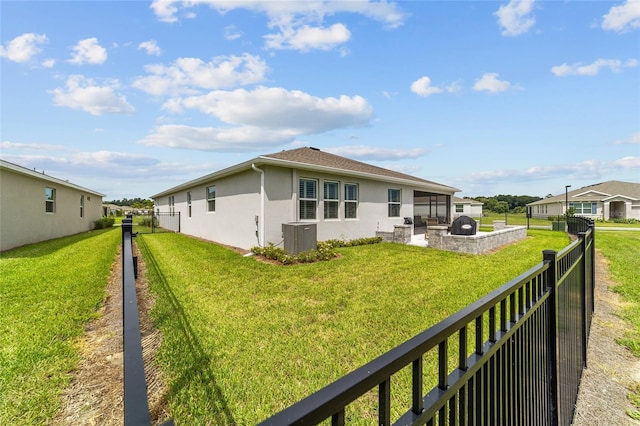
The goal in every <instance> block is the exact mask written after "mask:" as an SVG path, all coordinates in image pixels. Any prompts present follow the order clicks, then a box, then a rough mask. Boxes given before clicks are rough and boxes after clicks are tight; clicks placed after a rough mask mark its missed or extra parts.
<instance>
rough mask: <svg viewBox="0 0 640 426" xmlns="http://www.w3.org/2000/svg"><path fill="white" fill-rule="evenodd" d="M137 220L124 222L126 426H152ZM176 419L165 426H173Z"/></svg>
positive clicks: (129, 219) (123, 332) (123, 286)
mask: <svg viewBox="0 0 640 426" xmlns="http://www.w3.org/2000/svg"><path fill="white" fill-rule="evenodd" d="M135 235H136V233H134V232H133V219H132V218H131V216H130V215H128V216H127V218H126V219H123V220H122V323H123V330H122V339H123V360H124V398H123V401H124V425H125V426H142V425H145V426H148V425H149V424H150V423H151V417H150V414H149V400H148V395H147V383H146V378H145V372H144V360H143V357H142V336H141V334H140V318H139V316H138V297H137V294H136V279H137V278H138V259H137V257H136V256H134V255H133V237H135ZM173 424H174V422H173V420H168V421H166V422H164V423H163V426H173Z"/></svg>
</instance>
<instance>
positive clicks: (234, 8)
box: [0, 0, 640, 200]
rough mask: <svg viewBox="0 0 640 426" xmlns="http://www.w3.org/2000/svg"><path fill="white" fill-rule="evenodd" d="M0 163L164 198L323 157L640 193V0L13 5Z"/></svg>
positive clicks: (525, 188)
mask: <svg viewBox="0 0 640 426" xmlns="http://www.w3.org/2000/svg"><path fill="white" fill-rule="evenodd" d="M0 14H1V22H0V24H1V27H2V28H1V30H0V31H1V33H0V34H1V47H0V56H1V58H0V61H1V70H0V71H1V77H0V78H1V119H0V120H1V122H0V125H1V127H0V144H1V145H0V150H1V157H2V158H3V159H5V160H7V161H11V162H14V163H16V164H19V165H22V166H25V167H29V168H35V169H36V170H38V171H45V173H47V174H50V175H52V176H55V177H58V178H62V179H67V180H69V181H71V182H73V183H76V184H78V185H82V186H86V187H89V188H91V189H94V190H97V191H100V192H102V193H104V194H106V197H105V199H107V200H110V199H120V198H123V197H127V198H132V197H143V198H147V197H149V196H151V195H153V194H155V193H157V192H160V191H162V190H164V189H167V188H169V187H172V186H174V185H178V184H180V183H183V182H185V181H187V180H190V179H193V178H196V177H200V176H203V175H205V174H208V173H211V172H214V171H216V170H219V169H221V168H224V167H227V166H230V165H233V164H237V163H240V162H243V161H245V160H249V159H251V158H254V157H256V156H258V155H261V154H269V153H273V152H278V151H281V150H283V149H291V148H296V147H300V146H313V147H317V148H320V149H321V150H324V151H328V152H333V153H336V154H339V155H343V156H345V157H349V158H353V159H356V160H360V161H364V162H368V163H371V164H375V165H378V166H381V167H386V168H389V169H393V170H398V171H402V172H405V173H409V174H412V175H414V176H419V177H422V178H425V179H429V180H433V181H436V182H439V183H443V184H447V185H451V186H455V187H457V188H460V189H461V190H462V191H461V192H460V193H458V194H457V195H459V196H479V195H485V196H490V195H497V194H513V195H535V196H545V195H547V194H549V193H552V194H559V193H563V192H564V186H565V185H572V188H578V187H581V186H585V185H589V184H594V183H599V182H603V181H607V180H624V181H631V182H640V1H638V0H622V1H545V2H541V1H511V2H507V1H500V2H494V1H420V2H418V1H412V2H407V1H400V2H391V1H388V2H367V1H346V2H328V1H324V2H323V1H282V2H277V1H269V2H264V1H262V2H261V1H243V2H239V1H214V0H199V1H188V2H183V1H171V0H163V1H154V2H143V1H127V2H124V1H101V2H99V1H68V2H60V1H55V2H48V1H2V2H0Z"/></svg>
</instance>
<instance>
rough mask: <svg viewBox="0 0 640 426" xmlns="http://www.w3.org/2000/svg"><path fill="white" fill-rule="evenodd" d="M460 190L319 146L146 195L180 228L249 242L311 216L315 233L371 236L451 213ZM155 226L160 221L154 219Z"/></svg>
mask: <svg viewBox="0 0 640 426" xmlns="http://www.w3.org/2000/svg"><path fill="white" fill-rule="evenodd" d="M457 191H459V189H456V188H453V187H451V186H447V185H443V184H440V183H436V182H432V181H428V180H425V179H421V178H418V177H414V176H410V175H407V174H404V173H400V172H397V171H393V170H388V169H384V168H381V167H377V166H373V165H370V164H366V163H362V162H359V161H354V160H351V159H348V158H345V157H341V156H338V155H334V154H330V153H327V152H323V151H320V150H319V149H317V148H308V147H305V148H298V149H292V150H287V151H281V152H278V153H274V154H268V155H261V156H259V157H256V158H253V159H251V160H248V161H245V162H243V163H240V164H237V165H234V166H231V167H228V168H226V169H223V170H220V171H217V172H214V173H211V174H209V175H206V176H203V177H200V178H198V179H195V180H192V181H189V182H186V183H183V184H181V185H178V186H176V187H174V188H170V189H167V190H166V191H162V192H160V193H158V194H155V195H153V196H151V198H152V199H153V200H154V205H155V208H156V212H157V213H159V214H167V213H168V214H178V213H179V215H180V218H181V219H180V232H182V233H185V234H188V235H193V236H197V237H200V238H204V239H207V240H210V241H215V242H218V243H222V244H227V245H231V246H234V247H239V248H244V249H249V248H251V247H255V246H258V245H259V246H265V245H268V244H269V243H273V244H274V245H276V246H277V245H280V244H282V243H283V242H284V241H283V238H284V236H283V224H289V223H314V224H315V228H316V233H317V240H318V241H322V240H328V239H343V240H352V239H356V238H365V237H373V236H375V235H376V231H393V230H394V226H395V225H403V224H405V223H410V224H412V222H413V218H414V216H415V215H416V214H418V215H423V216H427V217H433V218H440V220H441V221H446V222H449V221H450V220H451V206H452V204H451V197H452V196H453V194H454V193H455V192H457ZM161 226H162V223H161Z"/></svg>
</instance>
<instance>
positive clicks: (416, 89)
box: [411, 76, 444, 97]
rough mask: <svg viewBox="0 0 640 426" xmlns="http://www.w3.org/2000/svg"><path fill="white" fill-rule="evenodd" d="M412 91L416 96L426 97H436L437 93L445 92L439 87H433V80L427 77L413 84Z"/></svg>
mask: <svg viewBox="0 0 640 426" xmlns="http://www.w3.org/2000/svg"><path fill="white" fill-rule="evenodd" d="M411 91H412V92H413V93H415V94H416V95H419V96H425V97H426V96H430V95H435V94H436V93H442V92H443V91H444V90H442V89H441V88H439V87H434V86H432V85H431V79H430V78H429V77H427V76H424V77H420V78H419V79H417V80H416V81H414V82H413V83H411Z"/></svg>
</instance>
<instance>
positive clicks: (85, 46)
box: [69, 37, 107, 65]
mask: <svg viewBox="0 0 640 426" xmlns="http://www.w3.org/2000/svg"><path fill="white" fill-rule="evenodd" d="M73 52H74V53H73V55H72V57H71V59H69V62H70V63H72V64H76V65H82V64H102V63H104V62H105V61H106V60H107V50H106V49H105V48H104V47H102V46H100V44H98V39H97V38H95V37H92V38H86V39H84V40H80V41H79V42H78V43H77V44H76V45H75V46H73Z"/></svg>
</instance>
